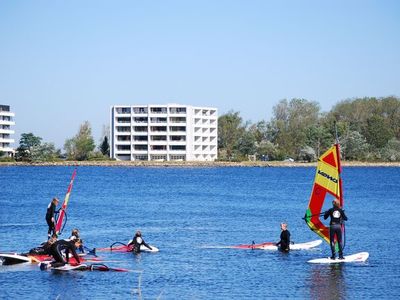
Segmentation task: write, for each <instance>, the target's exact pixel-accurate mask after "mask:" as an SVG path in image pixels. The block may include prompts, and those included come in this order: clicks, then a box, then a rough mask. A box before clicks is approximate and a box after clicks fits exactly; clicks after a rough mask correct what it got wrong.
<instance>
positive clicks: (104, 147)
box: [99, 136, 110, 156]
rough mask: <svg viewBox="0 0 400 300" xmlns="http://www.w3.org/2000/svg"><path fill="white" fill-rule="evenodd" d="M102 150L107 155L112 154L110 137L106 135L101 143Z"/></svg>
mask: <svg viewBox="0 0 400 300" xmlns="http://www.w3.org/2000/svg"><path fill="white" fill-rule="evenodd" d="M99 148H100V152H101V153H102V154H103V155H105V156H110V144H109V143H108V137H107V136H104V138H103V141H102V143H101V144H100V147H99Z"/></svg>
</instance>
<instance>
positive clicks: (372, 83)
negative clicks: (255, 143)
mask: <svg viewBox="0 0 400 300" xmlns="http://www.w3.org/2000/svg"><path fill="white" fill-rule="evenodd" d="M399 70H400V1H385V0H383V1H378V0H376V1H368V0H363V1H319V0H318V1H267V0H260V1H251V0H248V1H245V0H243V1H234V0H229V1H222V0H215V1H214V0H209V1H207V0H203V1H172V0H171V1H161V0H160V1H134V0H131V1H99V0H96V1H87V0H86V1H81V0H76V1H73V0H68V1H18V0H17V1H0V104H9V105H11V106H12V110H13V111H14V112H15V113H16V117H15V121H16V126H15V130H16V134H15V136H14V138H15V139H16V144H17V142H18V141H19V135H20V134H21V133H24V132H25V133H27V132H33V133H34V134H35V135H38V136H40V137H42V138H43V140H44V141H46V142H54V143H55V144H56V146H57V147H62V146H63V144H64V141H65V139H66V138H70V137H72V136H74V135H75V134H76V133H77V131H78V128H79V125H80V124H82V123H83V122H84V121H85V120H88V121H89V122H90V123H91V125H92V128H93V134H94V137H95V140H96V142H98V140H99V139H100V136H101V133H102V127H103V125H107V124H108V123H109V108H110V106H111V105H114V104H147V103H154V104H166V103H169V102H173V103H180V104H188V105H197V106H215V107H217V108H218V109H219V113H220V114H223V113H226V112H228V111H229V110H234V111H239V112H240V113H241V116H242V117H243V118H244V120H250V121H252V122H256V121H259V120H269V119H270V118H271V115H272V107H273V106H274V105H275V104H277V103H278V101H279V100H281V99H284V98H287V99H291V98H294V97H297V98H306V99H308V100H313V101H317V102H319V103H320V104H321V107H322V110H324V111H327V110H329V109H331V107H332V106H333V105H334V104H335V103H337V102H338V101H340V100H343V99H346V98H352V97H364V96H375V97H382V96H389V95H396V96H400V75H399Z"/></svg>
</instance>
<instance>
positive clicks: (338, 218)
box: [324, 199, 347, 259]
mask: <svg viewBox="0 0 400 300" xmlns="http://www.w3.org/2000/svg"><path fill="white" fill-rule="evenodd" d="M332 204H333V207H332V208H330V209H329V210H327V211H326V212H325V213H324V219H325V220H326V219H328V217H331V221H330V223H329V225H330V227H329V240H330V245H331V251H332V256H331V259H335V258H336V253H335V252H336V251H335V236H336V240H337V243H338V247H339V259H344V258H343V247H342V224H343V221H347V216H346V214H345V213H344V210H343V209H342V208H341V207H340V202H339V200H338V199H335V200H333V201H332Z"/></svg>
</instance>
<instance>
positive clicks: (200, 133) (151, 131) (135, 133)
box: [110, 104, 218, 161]
mask: <svg viewBox="0 0 400 300" xmlns="http://www.w3.org/2000/svg"><path fill="white" fill-rule="evenodd" d="M110 121H111V122H110V157H111V158H115V159H117V160H131V161H138V160H149V161H150V160H153V161H174V160H175V161H177V160H179V161H214V160H216V159H217V153H218V152H217V148H218V147H217V146H218V113H217V109H216V108H212V107H193V106H189V105H179V104H167V105H132V106H124V105H116V106H113V107H111V120H110Z"/></svg>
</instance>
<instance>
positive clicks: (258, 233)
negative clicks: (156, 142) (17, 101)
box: [0, 167, 400, 299]
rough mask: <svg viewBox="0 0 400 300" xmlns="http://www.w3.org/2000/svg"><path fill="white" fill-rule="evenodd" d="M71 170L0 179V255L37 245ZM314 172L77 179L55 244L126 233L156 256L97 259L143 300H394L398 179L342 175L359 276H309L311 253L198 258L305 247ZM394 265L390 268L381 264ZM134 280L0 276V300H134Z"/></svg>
mask: <svg viewBox="0 0 400 300" xmlns="http://www.w3.org/2000/svg"><path fill="white" fill-rule="evenodd" d="M72 171H73V169H72V168H71V167H1V168H0V251H2V252H5V251H17V252H24V251H27V250H29V249H30V248H32V247H35V246H37V245H38V244H40V243H41V242H42V241H43V240H44V239H45V238H46V236H47V225H46V222H45V220H44V216H45V212H46V207H47V204H48V202H49V201H50V199H51V198H52V197H53V196H58V197H60V198H63V197H64V194H65V192H66V189H67V185H68V182H69V180H70V176H71V174H72ZM314 175H315V169H314V168H193V169H190V168H122V167H116V168H113V167H79V168H78V173H77V177H76V180H75V185H74V188H73V192H72V195H71V199H70V204H69V207H68V223H67V225H66V228H65V231H64V234H63V236H64V237H68V234H69V233H70V231H71V229H72V228H74V227H78V228H79V229H80V231H81V235H82V237H83V239H84V240H85V242H86V245H87V246H89V247H105V246H109V245H110V244H111V243H112V242H114V241H122V242H126V241H127V240H129V239H130V238H131V237H132V235H133V233H134V231H135V230H136V229H141V230H142V232H143V235H144V239H145V240H146V241H147V242H148V243H150V244H153V245H155V246H157V247H158V248H159V249H160V252H159V253H155V254H150V253H142V254H140V255H139V256H136V257H135V256H134V255H132V254H130V253H120V254H117V253H115V254H114V253H113V254H108V253H105V254H104V255H103V254H102V257H103V258H104V259H106V260H113V261H114V262H109V263H107V264H108V265H109V266H115V267H124V268H128V269H131V270H134V271H141V272H142V273H141V274H142V277H141V280H142V282H141V290H142V296H143V298H144V299H155V298H160V299H210V298H211V299H231V298H236V299H266V298H272V299H281V298H297V299H372V298H378V299H384V298H386V299H394V298H398V297H399V296H400V275H399V272H400V263H399V259H398V258H399V256H400V248H399V247H398V241H399V238H400V235H399V233H398V230H399V225H400V221H399V211H400V199H399V194H400V184H399V183H400V169H399V168H355V167H354V168H344V174H343V179H344V193H345V194H344V195H345V209H346V213H347V215H348V217H349V221H348V222H347V244H346V248H345V254H351V253H355V252H361V251H368V252H369V253H370V255H371V256H370V259H369V260H368V262H367V263H365V264H346V265H342V266H330V265H312V264H308V263H307V260H309V259H312V258H317V257H326V256H328V255H329V254H330V251H329V247H328V245H327V244H323V245H322V246H321V247H319V248H318V249H317V250H314V251H298V252H291V253H289V254H282V253H279V252H271V251H251V250H250V251H244V250H234V249H205V248H203V247H204V246H207V245H215V246H216V245H235V244H241V243H251V242H252V241H255V242H263V241H276V240H278V237H279V234H280V228H279V223H280V222H281V221H287V222H288V223H289V230H290V231H291V234H292V239H293V240H294V241H295V242H304V241H310V240H314V239H316V235H315V234H314V233H313V232H311V231H310V230H309V229H308V227H307V226H306V225H305V223H304V221H303V220H302V219H301V217H302V216H303V215H304V213H305V209H306V206H307V204H308V199H309V196H310V191H311V185H312V182H313V179H314ZM393 259H395V260H393ZM138 279H139V273H137V272H129V273H109V272H69V273H62V274H58V273H55V272H49V271H40V270H39V268H38V267H37V266H35V265H29V266H9V267H6V266H0V286H1V291H0V298H2V299H19V298H26V297H29V298H33V299H55V298H57V297H58V299H73V298H74V299H109V298H111V299H126V298H131V299H135V298H136V299H137V298H138V295H137V294H135V293H134V290H133V289H135V288H137V285H138Z"/></svg>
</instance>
